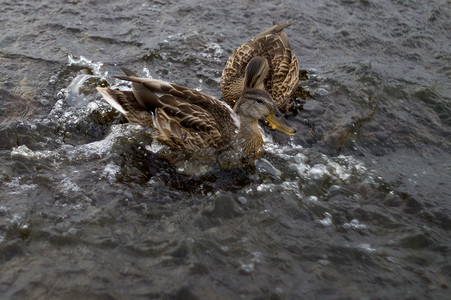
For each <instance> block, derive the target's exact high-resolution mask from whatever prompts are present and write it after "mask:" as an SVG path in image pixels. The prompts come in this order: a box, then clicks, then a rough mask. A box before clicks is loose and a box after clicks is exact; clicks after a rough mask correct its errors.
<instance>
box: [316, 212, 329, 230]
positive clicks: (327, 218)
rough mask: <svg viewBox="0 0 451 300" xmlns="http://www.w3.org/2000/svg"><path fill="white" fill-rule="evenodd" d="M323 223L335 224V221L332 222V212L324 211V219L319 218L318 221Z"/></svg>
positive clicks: (324, 224)
mask: <svg viewBox="0 0 451 300" xmlns="http://www.w3.org/2000/svg"><path fill="white" fill-rule="evenodd" d="M318 222H319V223H320V224H321V225H323V226H326V227H327V226H331V225H333V223H332V216H331V214H330V213H328V212H326V213H324V219H321V220H319V221H318Z"/></svg>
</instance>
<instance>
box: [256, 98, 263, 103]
mask: <svg viewBox="0 0 451 300" xmlns="http://www.w3.org/2000/svg"><path fill="white" fill-rule="evenodd" d="M255 101H257V103H263V100H262V99H260V98H258V99H256V100H255Z"/></svg>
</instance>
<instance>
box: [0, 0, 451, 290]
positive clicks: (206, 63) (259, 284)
mask: <svg viewBox="0 0 451 300" xmlns="http://www.w3.org/2000/svg"><path fill="white" fill-rule="evenodd" d="M0 12H1V18H0V28H1V29H0V30H1V36H0V75H1V76H0V165H1V170H0V266H1V272H0V298H2V299H57V298H58V299H61V298H77V299H82V298H86V299H97V298H98V299H136V298H143V299H149V298H150V299H152V298H156V299H159V298H165V299H172V298H178V299H238V298H242V299H445V298H447V297H449V293H450V292H451V291H450V288H451V284H450V282H451V258H450V251H451V249H450V248H451V217H450V216H451V186H450V182H451V154H450V149H451V139H450V137H451V97H450V95H451V84H450V82H451V80H450V77H451V67H450V56H451V54H450V53H451V52H450V49H451V31H450V28H451V22H450V19H451V18H450V13H449V12H450V4H449V1H445V0H443V1H440V0H437V1H394V0H392V1H388V0H383V1H369V0H367V1H364V0H361V1H352V0H347V1H345V0H342V1H338V0H335V1H326V0H322V1H294V0H293V1H236V2H231V1H206V0H203V1H137V0H130V1H115V0H113V1H77V0H66V1H11V0H4V1H1V5H0ZM273 20H277V21H279V22H285V21H290V22H292V25H291V26H290V27H289V28H287V29H286V32H287V34H288V36H289V38H290V41H291V44H292V48H293V51H294V52H295V53H296V54H297V56H298V58H299V60H300V67H301V69H302V70H304V71H305V74H306V76H305V78H304V79H303V80H302V81H301V83H300V85H301V86H302V87H303V89H304V91H307V92H308V93H310V95H311V97H305V98H303V97H299V98H297V99H296V100H297V103H298V107H299V109H298V110H297V111H296V112H295V113H292V114H289V115H288V116H287V117H288V118H289V119H290V121H291V122H292V123H294V124H295V125H296V126H297V128H298V133H297V135H296V136H295V137H293V138H290V137H287V136H284V135H281V134H277V133H275V132H271V131H269V130H267V135H268V138H269V139H270V140H269V141H268V143H267V153H266V154H265V156H264V159H263V160H262V161H260V162H259V163H258V167H257V169H256V170H250V171H249V170H230V171H222V172H216V173H210V174H207V175H204V176H199V177H194V176H186V175H183V174H181V172H178V171H177V170H175V169H174V168H173V167H171V166H170V165H168V164H167V162H165V161H164V160H162V159H161V158H159V157H158V156H157V155H156V154H155V151H156V149H158V146H157V145H155V144H152V139H151V134H152V132H151V130H150V129H144V128H141V127H137V126H134V125H131V124H128V123H126V122H125V120H124V119H123V117H121V116H120V115H119V114H118V113H117V112H116V111H114V110H113V109H112V108H110V107H109V106H108V105H107V104H106V103H104V102H103V100H101V97H100V95H98V94H97V93H96V92H95V87H96V86H98V85H103V86H105V85H107V84H108V85H113V86H118V85H120V84H123V83H120V82H118V81H115V80H114V79H112V78H111V75H115V74H119V73H120V70H119V66H125V67H127V68H130V69H133V70H136V71H137V72H138V73H139V74H141V75H143V76H151V77H153V78H160V79H164V80H169V81H172V82H176V83H179V84H183V85H187V86H190V87H193V88H196V89H200V90H202V91H203V92H206V93H208V94H211V95H214V96H216V97H220V88H219V79H220V74H221V71H222V68H223V66H224V64H225V61H226V59H227V57H228V55H229V54H230V53H231V52H232V51H233V50H234V49H235V48H236V47H237V46H239V45H240V44H241V43H243V42H246V41H247V40H249V39H250V38H251V37H253V36H254V35H256V34H258V33H259V32H260V31H262V30H263V29H266V28H268V27H269V26H271V24H272V21H273ZM123 87H125V86H123ZM179 171H181V170H179Z"/></svg>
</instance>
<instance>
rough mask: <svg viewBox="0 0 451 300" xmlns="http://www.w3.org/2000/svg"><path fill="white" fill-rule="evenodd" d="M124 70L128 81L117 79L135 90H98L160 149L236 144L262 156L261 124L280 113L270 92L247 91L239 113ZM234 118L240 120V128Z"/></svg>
mask: <svg viewBox="0 0 451 300" xmlns="http://www.w3.org/2000/svg"><path fill="white" fill-rule="evenodd" d="M123 71H124V72H125V73H126V74H127V76H116V78H119V79H122V80H126V81H131V82H132V89H133V91H119V90H114V89H109V88H100V87H98V88H97V90H98V91H99V92H100V94H101V95H102V96H103V97H104V99H105V100H106V101H107V102H108V103H110V104H111V105H112V106H113V107H115V108H116V109H117V110H119V111H120V112H121V113H123V114H124V115H125V117H126V118H127V119H128V120H129V121H130V122H133V123H137V124H140V125H143V126H150V127H153V128H154V129H156V130H157V132H158V135H157V140H158V141H160V142H161V143H162V144H165V145H167V146H169V147H170V148H171V149H172V150H176V151H181V152H184V153H187V154H192V153H196V152H199V151H204V150H208V151H209V150H211V149H220V148H223V147H225V146H227V145H230V144H237V147H236V148H240V149H241V151H243V153H244V155H246V157H247V158H248V159H251V160H254V159H256V158H258V157H260V156H261V155H262V145H263V140H262V137H261V133H260V132H259V130H258V127H257V124H258V120H259V119H263V118H265V117H268V116H269V115H273V114H274V110H277V109H276V107H275V105H274V102H273V100H272V98H271V96H270V95H269V94H268V93H267V92H265V91H263V90H261V89H246V90H245V91H244V92H243V93H242V95H241V98H240V100H239V103H238V104H237V110H236V113H235V112H233V111H232V110H231V109H230V108H229V107H227V105H225V104H223V103H222V102H221V101H219V100H217V99H215V98H213V97H210V96H208V95H206V94H204V93H201V92H198V91H196V90H193V89H190V88H187V87H184V86H180V85H177V84H173V83H169V82H165V81H161V80H156V79H148V78H140V77H137V76H136V75H134V74H133V72H131V71H129V70H126V69H123ZM277 118H278V117H277ZM234 119H239V120H240V126H239V127H238V126H237V124H236V122H235V120H234ZM282 123H283V120H282ZM282 126H283V125H282ZM286 128H288V129H286ZM285 130H288V131H284V132H286V133H288V134H294V132H295V130H294V129H292V128H289V126H288V127H285ZM232 148H234V147H232Z"/></svg>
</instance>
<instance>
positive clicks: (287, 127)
mask: <svg viewBox="0 0 451 300" xmlns="http://www.w3.org/2000/svg"><path fill="white" fill-rule="evenodd" d="M266 121H267V122H268V125H269V126H271V128H272V129H275V130H278V131H281V132H283V133H286V134H288V135H294V134H295V133H296V128H294V127H293V126H291V124H290V123H288V121H287V120H286V119H285V118H284V117H283V115H282V114H281V113H280V112H279V111H278V110H273V111H272V112H271V113H270V114H269V115H268V116H267V117H266Z"/></svg>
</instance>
